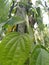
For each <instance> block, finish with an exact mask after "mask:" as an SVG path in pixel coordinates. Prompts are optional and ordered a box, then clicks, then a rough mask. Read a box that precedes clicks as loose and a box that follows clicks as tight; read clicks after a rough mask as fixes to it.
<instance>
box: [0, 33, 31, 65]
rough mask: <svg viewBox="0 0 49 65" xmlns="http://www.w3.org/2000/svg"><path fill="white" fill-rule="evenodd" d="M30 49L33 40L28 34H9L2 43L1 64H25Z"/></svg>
mask: <svg viewBox="0 0 49 65" xmlns="http://www.w3.org/2000/svg"><path fill="white" fill-rule="evenodd" d="M30 49H31V40H30V36H29V35H28V34H24V35H23V34H22V35H20V34H18V33H16V32H12V33H10V34H8V35H7V36H6V37H5V38H4V39H3V41H2V42H1V44H0V65H23V64H24V62H25V61H26V59H27V58H28V56H29V52H30Z"/></svg>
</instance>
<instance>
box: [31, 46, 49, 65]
mask: <svg viewBox="0 0 49 65" xmlns="http://www.w3.org/2000/svg"><path fill="white" fill-rule="evenodd" d="M30 65H49V53H48V52H47V50H46V49H45V48H44V47H42V46H36V47H35V49H34V50H33V52H32V55H31V59H30Z"/></svg>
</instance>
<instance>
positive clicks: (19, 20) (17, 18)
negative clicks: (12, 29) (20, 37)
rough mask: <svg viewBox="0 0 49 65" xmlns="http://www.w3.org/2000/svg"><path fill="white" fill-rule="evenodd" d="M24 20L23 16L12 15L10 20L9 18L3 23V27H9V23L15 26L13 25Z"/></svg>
mask: <svg viewBox="0 0 49 65" xmlns="http://www.w3.org/2000/svg"><path fill="white" fill-rule="evenodd" d="M23 22H24V20H23V19H22V18H21V17H19V16H14V17H11V18H10V19H9V20H7V22H6V23H5V24H4V25H3V28H7V27H8V26H9V25H10V26H13V25H16V24H20V23H23Z"/></svg>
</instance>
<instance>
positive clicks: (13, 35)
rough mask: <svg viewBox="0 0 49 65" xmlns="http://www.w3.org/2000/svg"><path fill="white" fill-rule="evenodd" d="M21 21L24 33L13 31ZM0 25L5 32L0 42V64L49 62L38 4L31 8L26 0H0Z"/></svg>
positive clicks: (46, 38) (44, 28)
mask: <svg viewBox="0 0 49 65" xmlns="http://www.w3.org/2000/svg"><path fill="white" fill-rule="evenodd" d="M2 3H3V4H2ZM10 6H11V7H10ZM30 17H31V20H30ZM32 18H33V19H32ZM29 21H30V22H29ZM21 23H25V24H26V26H27V30H28V32H27V33H23V34H20V33H18V32H15V31H13V29H12V28H13V26H14V25H19V24H21ZM35 23H37V25H38V27H37V28H36V29H35V28H34V24H35ZM0 27H1V30H2V31H1V33H2V32H3V33H6V35H5V37H4V38H3V39H2V41H1V43H0V65H49V49H48V47H49V46H48V43H49V37H48V36H49V34H48V33H49V32H48V31H47V29H46V27H44V24H43V22H42V16H41V10H40V7H33V4H32V3H31V1H30V0H20V1H19V2H16V0H5V1H4V0H0ZM9 30H10V32H9ZM46 31H47V32H46ZM7 32H8V33H7Z"/></svg>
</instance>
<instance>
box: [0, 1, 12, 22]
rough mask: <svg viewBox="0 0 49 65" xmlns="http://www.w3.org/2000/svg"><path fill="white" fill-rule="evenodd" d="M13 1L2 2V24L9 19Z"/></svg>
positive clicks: (0, 17)
mask: <svg viewBox="0 0 49 65" xmlns="http://www.w3.org/2000/svg"><path fill="white" fill-rule="evenodd" d="M11 2H12V0H0V23H1V22H4V21H5V20H6V19H7V16H8V12H9V7H10V4H11Z"/></svg>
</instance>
